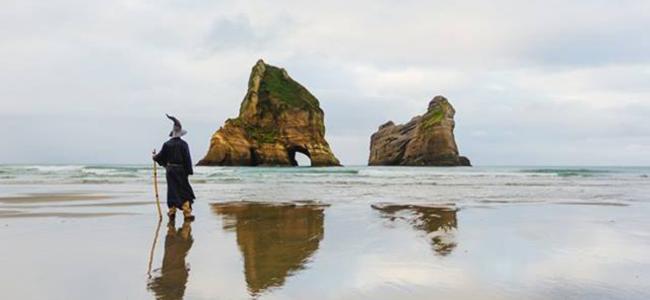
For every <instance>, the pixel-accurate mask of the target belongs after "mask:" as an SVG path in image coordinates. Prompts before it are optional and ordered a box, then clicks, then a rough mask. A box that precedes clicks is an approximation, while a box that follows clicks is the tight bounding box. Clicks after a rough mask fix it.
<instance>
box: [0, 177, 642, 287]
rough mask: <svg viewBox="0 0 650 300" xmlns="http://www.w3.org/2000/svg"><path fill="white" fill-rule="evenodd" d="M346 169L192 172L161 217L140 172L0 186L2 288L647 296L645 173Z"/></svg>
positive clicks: (0, 273)
mask: <svg viewBox="0 0 650 300" xmlns="http://www.w3.org/2000/svg"><path fill="white" fill-rule="evenodd" d="M349 170H350V169H347V168H345V169H337V170H334V171H333V172H339V173H327V172H324V170H317V171H316V172H307V171H304V170H294V171H291V170H286V171H284V173H281V172H279V171H277V170H270V171H266V172H261V171H259V170H250V171H249V170H243V171H242V170H232V171H231V169H228V168H224V169H221V171H218V172H215V171H210V170H206V171H204V172H206V173H204V174H201V173H200V172H202V171H201V170H200V171H199V174H198V176H197V178H196V180H198V181H201V180H205V181H206V183H195V189H196V192H197V196H198V200H197V202H196V204H195V214H196V216H197V221H196V222H193V223H183V222H182V220H181V219H180V218H178V219H177V221H176V223H174V224H168V223H167V222H166V221H165V222H162V223H161V224H159V223H158V221H157V216H156V209H155V205H154V202H153V199H154V198H153V193H152V191H151V190H150V188H151V186H150V185H147V184H146V183H145V182H144V181H143V182H142V183H140V182H120V183H110V184H91V185H89V184H78V183H74V182H73V183H66V184H58V183H57V184H51V183H47V182H45V183H43V182H39V183H38V184H26V183H24V182H21V183H16V182H12V183H3V184H2V187H3V194H2V195H0V239H1V240H2V241H3V247H1V250H0V263H1V265H2V266H3V268H1V269H0V287H1V288H2V291H3V295H4V296H3V298H4V297H6V298H7V299H251V298H255V299H431V298H442V299H647V298H648V297H650V271H648V270H650V256H648V254H647V253H650V220H649V219H648V217H647V216H648V215H650V214H649V213H650V205H649V202H648V199H647V198H646V196H645V195H646V192H648V191H650V190H649V188H648V185H647V183H648V181H647V179H644V177H641V176H638V175H633V176H630V177H615V178H600V177H589V176H585V177H559V176H554V177H547V176H541V177H526V181H525V182H530V184H528V185H524V186H523V187H522V185H521V184H522V183H525V182H524V181H522V180H520V178H519V177H518V176H519V175H518V174H509V175H508V174H501V173H498V172H497V173H495V172H494V171H490V172H486V174H487V173H489V174H493V175H490V176H488V178H484V177H483V176H487V175H486V174H474V175H467V174H456V175H453V174H454V173H453V172H458V171H444V172H442V171H435V172H434V173H431V172H430V171H425V170H414V171H412V172H413V173H411V174H408V175H405V174H403V172H405V170H403V169H395V170H392V169H389V170H387V171H385V172H386V173H382V175H381V176H382V179H381V180H378V181H376V182H375V181H373V180H374V179H373V178H374V177H372V176H374V175H371V176H369V177H367V176H366V177H364V176H362V173H363V172H357V173H351V172H350V173H344V172H343V171H349ZM364 170H365V169H364ZM370 170H371V172H370V173H372V172H375V171H374V170H373V169H370ZM361 171H363V170H361ZM142 172H143V174H144V173H145V172H146V171H144V170H143V171H142ZM242 172H243V173H242ZM247 172H255V173H253V174H249V173H247ZM400 172H401V173H400ZM450 172H451V173H450ZM224 173H225V174H227V175H221V174H224ZM360 173H361V174H360ZM214 174H220V175H218V178H219V180H215V181H214V182H211V178H214V177H210V176H215V175H214ZM373 174H374V173H373ZM495 174H496V175H495ZM468 176H469V177H472V178H471V179H468V178H469V177H468ZM501 176H505V178H506V179H504V178H503V177H501ZM227 178H239V180H233V179H227ZM266 178H273V179H268V180H267V179H266ZM369 178H370V179H369ZM531 178H532V179H531ZM143 179H146V177H143ZM269 180H271V181H272V182H271V183H269V182H268V181H269ZM395 181H397V183H398V184H399V185H397V183H396V182H395ZM430 181H435V182H436V183H435V184H431V183H432V182H430ZM470 181H471V182H470ZM408 182H412V183H413V182H415V183H417V184H416V185H411V186H408V185H406V184H405V183H408ZM506 184H509V185H506ZM513 184H514V185H513ZM495 185H496V186H495ZM405 186H406V187H407V188H404V187H405ZM450 186H454V187H453V188H451V187H450ZM161 188H162V191H164V185H162V186H161ZM450 189H452V190H453V191H454V192H455V193H456V196H446V197H445V196H444V195H447V194H449V195H452V192H451V191H450ZM47 190H49V191H50V192H49V193H48V192H47ZM310 191H311V192H310ZM390 191H393V193H390ZM162 194H163V195H164V192H163V193H162ZM495 195H500V197H494V196H495ZM531 195H533V196H531ZM534 195H538V197H534ZM163 197H164V196H163ZM543 198H546V199H545V200H544V199H543ZM154 242H155V244H154ZM152 246H153V248H152ZM152 249H153V252H152ZM149 266H151V269H150V270H149ZM35 286H36V287H37V288H35Z"/></svg>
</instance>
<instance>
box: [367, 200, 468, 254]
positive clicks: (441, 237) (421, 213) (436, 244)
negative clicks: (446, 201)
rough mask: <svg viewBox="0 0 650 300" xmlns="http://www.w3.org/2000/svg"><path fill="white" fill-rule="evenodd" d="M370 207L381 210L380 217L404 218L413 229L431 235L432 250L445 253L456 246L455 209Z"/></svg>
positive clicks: (387, 205)
mask: <svg viewBox="0 0 650 300" xmlns="http://www.w3.org/2000/svg"><path fill="white" fill-rule="evenodd" d="M372 208H374V209H376V210H379V211H381V212H382V217H385V218H387V219H389V220H391V221H395V220H398V219H401V220H405V221H406V222H408V223H409V224H411V225H412V226H413V227H414V228H415V229H417V230H422V231H424V232H426V233H427V234H428V235H429V236H430V237H431V245H432V246H433V250H434V251H436V253H438V254H440V255H447V254H449V253H451V251H453V250H454V248H456V242H454V240H453V239H454V231H455V230H456V227H457V221H456V209H455V208H449V207H432V206H419V205H408V204H406V205H398V204H394V205H392V204H376V205H372Z"/></svg>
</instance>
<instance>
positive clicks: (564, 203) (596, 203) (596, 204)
mask: <svg viewBox="0 0 650 300" xmlns="http://www.w3.org/2000/svg"><path fill="white" fill-rule="evenodd" d="M555 204H560V205H594V206H630V205H629V204H627V203H620V202H580V201H565V202H555Z"/></svg>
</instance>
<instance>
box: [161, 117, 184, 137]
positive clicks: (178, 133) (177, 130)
mask: <svg viewBox="0 0 650 300" xmlns="http://www.w3.org/2000/svg"><path fill="white" fill-rule="evenodd" d="M165 115H166V116H167V118H169V119H170V120H172V121H174V127H172V131H171V132H169V136H170V137H173V138H175V137H182V136H184V135H185V134H186V133H187V131H186V130H184V129H183V126H181V121H179V120H178V119H176V118H174V117H173V116H170V115H168V114H165Z"/></svg>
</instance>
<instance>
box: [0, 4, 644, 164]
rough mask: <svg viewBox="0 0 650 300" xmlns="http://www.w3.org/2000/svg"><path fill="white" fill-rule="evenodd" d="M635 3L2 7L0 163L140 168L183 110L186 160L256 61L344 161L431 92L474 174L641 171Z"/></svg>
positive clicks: (356, 158) (352, 160)
mask: <svg viewBox="0 0 650 300" xmlns="http://www.w3.org/2000/svg"><path fill="white" fill-rule="evenodd" d="M649 15H650V3H649V2H647V1H572V2H570V3H567V2H565V1H527V2H526V3H523V2H521V1H491V2H489V3H488V2H483V1H456V2H453V3H446V2H445V3H423V2H420V1H402V2H400V3H398V2H392V1H356V2H354V3H351V2H345V1H340V2H339V1H328V2H327V3H305V2H294V1H274V2H265V1H259V2H256V1H251V2H243V1H221V2H215V1H183V2H175V1H115V2H97V3H92V4H90V3H88V2H87V1H46V2H44V1H38V2H37V1H9V2H4V3H3V9H2V10H0V68H1V69H2V72H0V83H1V84H0V126H2V127H3V128H9V129H10V130H7V131H6V135H5V141H6V142H5V143H6V145H8V146H4V147H2V149H1V150H0V151H1V152H0V154H1V155H0V157H1V160H0V163H86V162H88V163H101V162H105V163H144V162H148V161H149V152H150V151H151V148H153V147H160V144H161V143H162V141H163V139H164V138H165V135H166V133H167V132H168V130H169V128H170V127H171V125H170V123H169V121H168V120H166V118H165V117H164V113H171V114H174V115H177V116H178V117H179V118H181V120H182V121H183V122H184V125H185V126H186V127H187V128H188V130H189V131H190V134H189V135H188V136H187V139H188V140H189V142H190V144H191V146H192V152H193V153H192V154H193V156H194V157H195V159H198V158H199V157H201V156H202V155H203V154H204V153H205V151H206V149H207V146H208V142H209V138H210V135H211V133H212V132H213V131H214V130H216V129H217V128H218V126H219V125H220V124H222V123H223V121H224V120H225V119H226V118H228V117H232V116H235V115H236V114H237V111H238V108H239V104H240V101H241V99H242V98H243V96H244V93H245V90H246V84H247V80H248V74H249V71H250V68H251V66H252V65H253V64H254V63H255V61H256V60H257V59H258V58H264V59H265V60H266V61H267V62H269V63H271V64H274V65H278V66H283V67H285V68H286V69H287V70H288V72H289V73H290V74H291V76H292V77H293V78H295V79H296V80H298V81H299V82H301V83H302V84H303V85H305V86H306V87H307V88H309V89H310V91H312V92H313V94H314V95H316V96H317V97H318V98H319V100H320V101H321V105H322V107H323V109H324V110H325V112H326V115H325V121H326V125H327V129H328V132H327V136H328V140H329V141H330V143H331V144H332V148H333V150H334V152H335V153H336V154H337V156H338V157H339V158H340V159H341V161H342V163H343V164H347V165H354V164H365V163H366V160H367V156H368V147H369V136H370V134H371V133H372V132H374V131H375V130H376V128H377V126H379V125H380V124H382V123H384V122H385V121H387V120H389V119H390V120H393V121H396V122H399V123H403V122H405V121H408V119H410V118H411V117H412V116H413V115H415V114H418V113H421V111H422V109H423V107H425V106H426V104H427V103H428V101H429V100H430V99H431V98H432V97H433V96H435V95H437V94H443V95H445V96H447V97H448V98H449V99H450V101H451V102H452V103H453V105H454V106H455V107H456V110H457V117H456V121H457V130H456V138H457V142H458V143H459V147H460V149H461V151H462V152H463V153H464V154H466V155H467V156H469V157H471V158H472V160H473V162H474V163H475V164H476V165H488V164H570V165H580V164H595V165H649V164H650V156H648V155H647V154H648V153H649V151H650V121H649V120H648V117H647V116H648V115H650V85H648V83H649V82H650V37H649V35H648V34H647V33H646V32H645V31H646V29H647V28H650V18H648V16H649Z"/></svg>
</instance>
